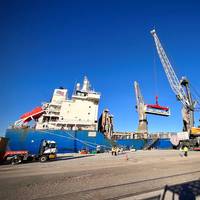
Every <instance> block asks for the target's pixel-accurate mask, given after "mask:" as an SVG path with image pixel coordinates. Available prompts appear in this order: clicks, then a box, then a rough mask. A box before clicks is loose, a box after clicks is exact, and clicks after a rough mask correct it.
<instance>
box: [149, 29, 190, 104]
mask: <svg viewBox="0 0 200 200" xmlns="http://www.w3.org/2000/svg"><path fill="white" fill-rule="evenodd" d="M151 34H152V36H153V38H154V42H155V45H156V49H157V52H158V55H159V57H160V60H161V63H162V66H163V68H164V70H165V73H166V75H167V79H168V81H169V84H170V86H171V88H172V90H173V92H174V93H175V94H176V96H177V97H178V99H179V100H180V101H181V102H182V104H183V106H184V107H186V108H190V107H191V104H190V102H189V100H188V98H187V95H186V93H185V90H184V89H183V87H182V86H181V84H180V82H179V79H178V78H177V76H176V74H175V72H174V70H173V68H172V66H171V63H170V62H169V59H168V57H167V55H166V53H165V50H164V49H163V47H162V45H161V43H160V40H159V38H158V36H157V34H156V31H155V30H152V31H151Z"/></svg>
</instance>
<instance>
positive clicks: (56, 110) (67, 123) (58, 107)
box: [35, 77, 100, 130]
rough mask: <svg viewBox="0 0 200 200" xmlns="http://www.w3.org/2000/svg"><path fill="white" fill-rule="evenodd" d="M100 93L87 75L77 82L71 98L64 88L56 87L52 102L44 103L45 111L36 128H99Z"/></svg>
mask: <svg viewBox="0 0 200 200" xmlns="http://www.w3.org/2000/svg"><path fill="white" fill-rule="evenodd" d="M99 99H100V93H98V92H95V91H94V90H92V89H91V85H90V82H89V80H88V79H87V77H84V81H83V85H82V88H81V85H80V84H79V83H77V85H76V90H75V92H74V94H73V95H72V98H71V99H68V91H67V89H64V88H59V89H55V90H54V93H53V97H52V100H51V102H50V103H44V104H43V110H44V113H43V114H42V115H41V116H40V117H39V118H38V119H37V122H36V127H35V128H36V129H65V130H97V126H98V120H97V117H98V105H99Z"/></svg>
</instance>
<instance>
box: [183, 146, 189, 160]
mask: <svg viewBox="0 0 200 200" xmlns="http://www.w3.org/2000/svg"><path fill="white" fill-rule="evenodd" d="M183 152H184V156H185V157H187V156H188V147H187V146H184V147H183Z"/></svg>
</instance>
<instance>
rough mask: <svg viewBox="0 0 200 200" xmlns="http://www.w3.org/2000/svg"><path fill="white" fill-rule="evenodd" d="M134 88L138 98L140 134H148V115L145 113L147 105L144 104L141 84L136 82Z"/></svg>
mask: <svg viewBox="0 0 200 200" xmlns="http://www.w3.org/2000/svg"><path fill="white" fill-rule="evenodd" d="M134 88H135V96H136V104H137V105H136V108H137V112H138V117H139V125H138V132H139V133H143V134H144V133H147V132H148V131H147V130H148V129H147V125H148V122H147V115H146V113H145V107H146V106H145V104H144V99H143V96H142V93H141V91H140V87H139V84H138V83H137V82H136V81H135V82H134Z"/></svg>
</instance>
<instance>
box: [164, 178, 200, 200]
mask: <svg viewBox="0 0 200 200" xmlns="http://www.w3.org/2000/svg"><path fill="white" fill-rule="evenodd" d="M167 192H170V193H171V197H172V198H171V199H175V195H176V196H177V197H178V199H179V200H195V199H196V198H197V197H198V196H200V180H195V181H190V182H186V183H182V184H177V185H172V186H168V185H166V186H165V188H164V193H163V195H162V198H161V199H162V200H164V199H166V196H167ZM167 199H169V197H167ZM176 199H177V198H176Z"/></svg>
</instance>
